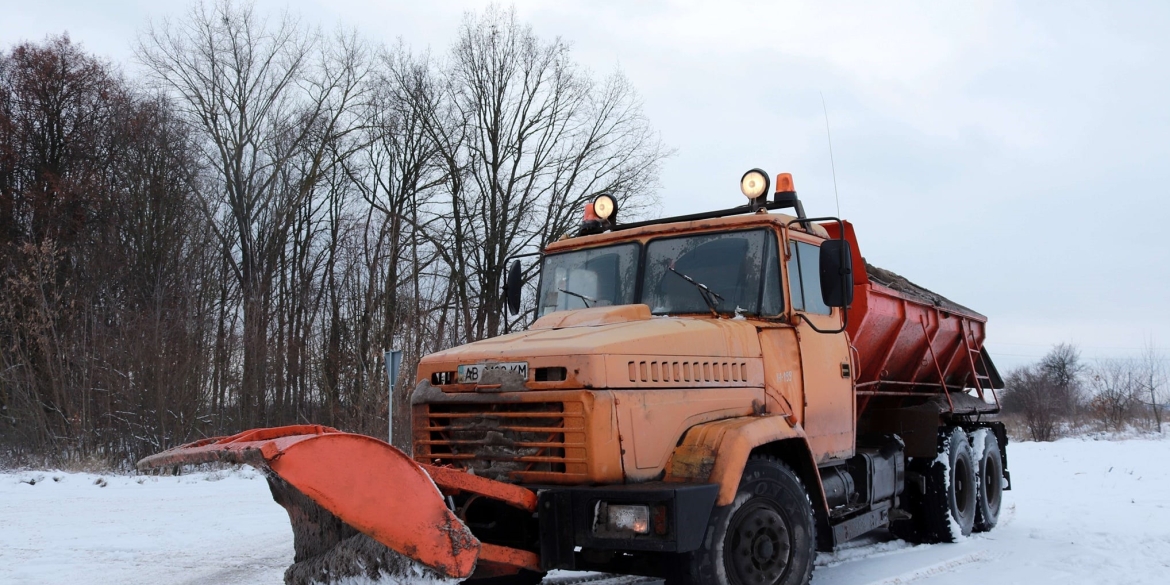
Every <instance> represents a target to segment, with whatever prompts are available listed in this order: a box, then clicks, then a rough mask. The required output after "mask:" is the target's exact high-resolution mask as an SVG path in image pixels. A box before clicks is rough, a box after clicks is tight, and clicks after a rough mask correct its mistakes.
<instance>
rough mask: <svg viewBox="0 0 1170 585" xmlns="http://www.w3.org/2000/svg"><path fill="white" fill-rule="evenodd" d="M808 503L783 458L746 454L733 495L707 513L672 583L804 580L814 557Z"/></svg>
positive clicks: (777, 584)
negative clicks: (697, 541)
mask: <svg viewBox="0 0 1170 585" xmlns="http://www.w3.org/2000/svg"><path fill="white" fill-rule="evenodd" d="M815 531H816V528H815V524H814V523H813V512H812V504H811V503H810V502H809V498H808V494H807V492H806V491H805V489H804V485H803V484H802V483H801V481H800V478H798V477H797V476H796V473H794V472H793V471H792V469H790V468H789V467H788V466H787V465H785V464H784V463H783V462H781V461H778V460H776V459H773V458H771V457H764V456H756V457H752V458H751V459H749V460H748V462H747V465H746V466H745V467H744V471H743V477H742V479H741V480H740V483H739V491H738V493H737V494H736V496H735V501H734V502H732V503H731V505H729V506H724V507H722V508H718V509H716V510H715V512H714V513H713V514H712V515H711V520H710V523H709V524H708V526H707V533H706V538H704V539H703V544H702V545H700V548H699V550H697V551H695V552H693V553H690V554H688V555H684V557H683V559H684V563H683V566H681V567H679V569H680V573H681V574H677V575H675V576H674V577H675V578H672V579H670V582H671V583H672V584H673V583H688V584H700V583H702V584H708V583H718V584H719V585H805V584H806V583H808V581H809V579H810V577H811V576H812V569H813V560H814V559H815V558H816V549H815V546H816V533H815Z"/></svg>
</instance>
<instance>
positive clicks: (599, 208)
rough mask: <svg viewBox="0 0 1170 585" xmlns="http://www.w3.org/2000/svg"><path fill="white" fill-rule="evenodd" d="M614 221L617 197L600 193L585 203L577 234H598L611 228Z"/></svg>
mask: <svg viewBox="0 0 1170 585" xmlns="http://www.w3.org/2000/svg"><path fill="white" fill-rule="evenodd" d="M616 223H617V199H614V198H613V196H612V195H607V194H605V193H602V194H601V195H598V196H597V197H596V198H595V199H594V200H593V201H590V202H589V203H586V204H585V220H584V221H582V222H581V229H580V230H577V235H578V236H587V235H589V234H600V233H601V232H604V231H605V230H608V229H612V228H613V226H614V225H615V224H616Z"/></svg>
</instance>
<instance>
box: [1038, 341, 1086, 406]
mask: <svg viewBox="0 0 1170 585" xmlns="http://www.w3.org/2000/svg"><path fill="white" fill-rule="evenodd" d="M1040 369H1041V370H1043V372H1044V374H1045V375H1046V376H1047V377H1048V380H1049V381H1050V382H1051V384H1052V395H1051V396H1050V397H1049V400H1051V401H1052V402H1053V407H1054V408H1055V409H1056V411H1057V412H1058V413H1059V414H1060V416H1062V417H1065V418H1068V419H1071V420H1072V421H1073V422H1074V423H1076V422H1077V421H1078V419H1079V416H1080V412H1081V410H1082V405H1083V403H1084V396H1083V394H1084V390H1083V385H1082V381H1081V377H1082V376H1083V374H1084V373H1085V370H1086V367H1085V364H1084V362H1082V361H1081V352H1080V350H1079V349H1077V347H1076V346H1075V345H1072V344H1068V343H1059V344H1057V345H1055V346H1053V347H1052V349H1051V350H1049V351H1048V353H1047V354H1045V356H1044V357H1043V358H1042V359H1041V360H1040Z"/></svg>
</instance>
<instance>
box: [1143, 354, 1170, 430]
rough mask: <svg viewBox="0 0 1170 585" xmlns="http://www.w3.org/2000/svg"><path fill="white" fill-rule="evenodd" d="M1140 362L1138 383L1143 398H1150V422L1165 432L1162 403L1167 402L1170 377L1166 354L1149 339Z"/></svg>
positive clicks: (1148, 405) (1148, 404)
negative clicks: (1166, 395) (1168, 379)
mask: <svg viewBox="0 0 1170 585" xmlns="http://www.w3.org/2000/svg"><path fill="white" fill-rule="evenodd" d="M1139 364H1140V366H1139V367H1140V370H1141V373H1140V376H1139V379H1138V384H1139V385H1140V386H1141V388H1142V394H1143V398H1142V400H1143V401H1144V400H1145V399H1147V398H1148V399H1149V402H1147V403H1146V406H1147V407H1148V408H1149V409H1150V415H1151V418H1152V420H1151V421H1150V422H1151V423H1153V425H1154V428H1156V429H1157V430H1158V432H1159V433H1161V432H1163V431H1162V411H1161V409H1162V405H1163V404H1165V403H1166V398H1165V394H1166V385H1167V378H1168V377H1170V371H1168V369H1167V367H1166V356H1165V355H1163V354H1162V352H1161V350H1159V349H1158V346H1157V345H1155V344H1154V342H1153V340H1147V341H1146V343H1145V345H1144V346H1143V348H1142V353H1141V357H1140V358H1139Z"/></svg>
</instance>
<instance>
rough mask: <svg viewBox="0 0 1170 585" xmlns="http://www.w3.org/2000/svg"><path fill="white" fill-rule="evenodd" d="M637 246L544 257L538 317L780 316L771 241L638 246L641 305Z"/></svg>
mask: <svg viewBox="0 0 1170 585" xmlns="http://www.w3.org/2000/svg"><path fill="white" fill-rule="evenodd" d="M640 256H641V250H640V246H639V245H638V244H636V243H629V244H619V245H615V246H603V247H599V248H589V249H585V250H574V251H572V252H563V253H560V254H552V255H549V256H545V258H544V265H543V267H542V268H543V269H542V271H541V272H542V274H541V284H540V292H539V296H538V297H537V298H538V299H539V300H540V306H539V308H538V316H541V317H543V316H544V315H547V314H549V313H552V312H554V311H565V310H569V309H585V308H589V307H605V306H609V305H629V304H633V303H637V302H641V303H645V304H647V305H649V306H650V311H651V312H652V313H654V314H656V315H665V314H671V313H675V314H682V313H710V312H711V311H715V312H718V313H736V312H739V313H744V314H749V315H778V314H780V313H781V312H782V310H783V299H782V297H781V293H780V261H779V258H778V257H777V248H776V236H775V234H773V233H772V232H771V231H768V230H759V229H757V230H745V231H738V232H725V233H717V234H700V235H694V236H684V237H676V238H659V239H656V240H651V241H650V243H648V244H646V253H645V269H644V273H643V276H642V287H641V298H640V299H639V298H638V292H637V290H636V287H635V285H636V284H637V282H638V263H639V261H640V260H641V258H640Z"/></svg>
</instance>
